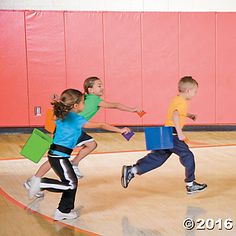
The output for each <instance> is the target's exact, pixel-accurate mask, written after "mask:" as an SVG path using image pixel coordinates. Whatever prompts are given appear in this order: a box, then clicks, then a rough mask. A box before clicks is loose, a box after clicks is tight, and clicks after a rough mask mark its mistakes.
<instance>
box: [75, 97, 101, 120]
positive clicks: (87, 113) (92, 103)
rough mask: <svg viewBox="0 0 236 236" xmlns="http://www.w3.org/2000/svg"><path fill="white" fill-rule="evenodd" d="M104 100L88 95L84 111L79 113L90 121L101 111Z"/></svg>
mask: <svg viewBox="0 0 236 236" xmlns="http://www.w3.org/2000/svg"><path fill="white" fill-rule="evenodd" d="M101 101H102V99H101V98H100V97H99V96H97V95H94V94H86V95H85V101H84V110H83V111H82V112H80V113H79V115H81V116H83V117H84V118H85V119H86V120H90V119H91V118H92V117H93V116H94V115H95V114H96V113H97V112H98V110H99V108H100V107H99V103H100V102H101Z"/></svg>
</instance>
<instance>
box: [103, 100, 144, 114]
mask: <svg viewBox="0 0 236 236" xmlns="http://www.w3.org/2000/svg"><path fill="white" fill-rule="evenodd" d="M99 106H100V107H103V108H108V109H118V110H120V111H129V112H141V111H142V109H139V108H138V107H128V106H126V105H124V104H121V103H116V102H105V101H101V102H100V103H99Z"/></svg>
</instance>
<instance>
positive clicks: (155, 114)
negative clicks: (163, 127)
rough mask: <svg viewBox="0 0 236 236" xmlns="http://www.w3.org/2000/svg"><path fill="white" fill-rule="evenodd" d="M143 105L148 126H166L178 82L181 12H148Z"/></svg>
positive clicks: (144, 51) (145, 30) (143, 68)
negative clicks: (179, 13) (168, 110)
mask: <svg viewBox="0 0 236 236" xmlns="http://www.w3.org/2000/svg"><path fill="white" fill-rule="evenodd" d="M142 31H143V32H142V38H143V42H142V44H143V55H142V58H143V65H142V71H143V84H142V86H143V104H144V110H145V111H146V112H147V115H145V116H144V123H145V124H163V123H164V121H165V118H166V111H167V106H168V104H169V102H170V99H171V98H172V97H173V96H175V94H176V91H177V89H176V83H177V81H178V13H144V14H143V25H142Z"/></svg>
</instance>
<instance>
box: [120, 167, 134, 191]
mask: <svg viewBox="0 0 236 236" xmlns="http://www.w3.org/2000/svg"><path fill="white" fill-rule="evenodd" d="M133 178H134V174H133V173H132V166H123V167H122V176H121V185H122V186H123V188H127V187H128V185H129V182H130V181H131V179H133Z"/></svg>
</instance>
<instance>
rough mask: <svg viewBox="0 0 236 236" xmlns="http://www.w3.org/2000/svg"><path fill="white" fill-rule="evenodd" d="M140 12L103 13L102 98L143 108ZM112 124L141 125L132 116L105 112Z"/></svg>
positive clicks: (110, 111) (139, 121)
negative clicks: (103, 88)
mask: <svg viewBox="0 0 236 236" xmlns="http://www.w3.org/2000/svg"><path fill="white" fill-rule="evenodd" d="M140 39H141V35H140V13H132V14H130V13H104V56H105V59H104V63H105V99H106V100H107V101H114V102H120V103H123V104H126V105H128V106H140V107H141V105H142V84H141V44H140ZM106 121H107V122H108V123H113V124H133V125H136V124H141V119H140V118H139V117H138V116H137V114H135V113H127V112H126V113H124V112H121V111H117V110H114V111H113V110H109V111H107V112H106Z"/></svg>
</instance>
